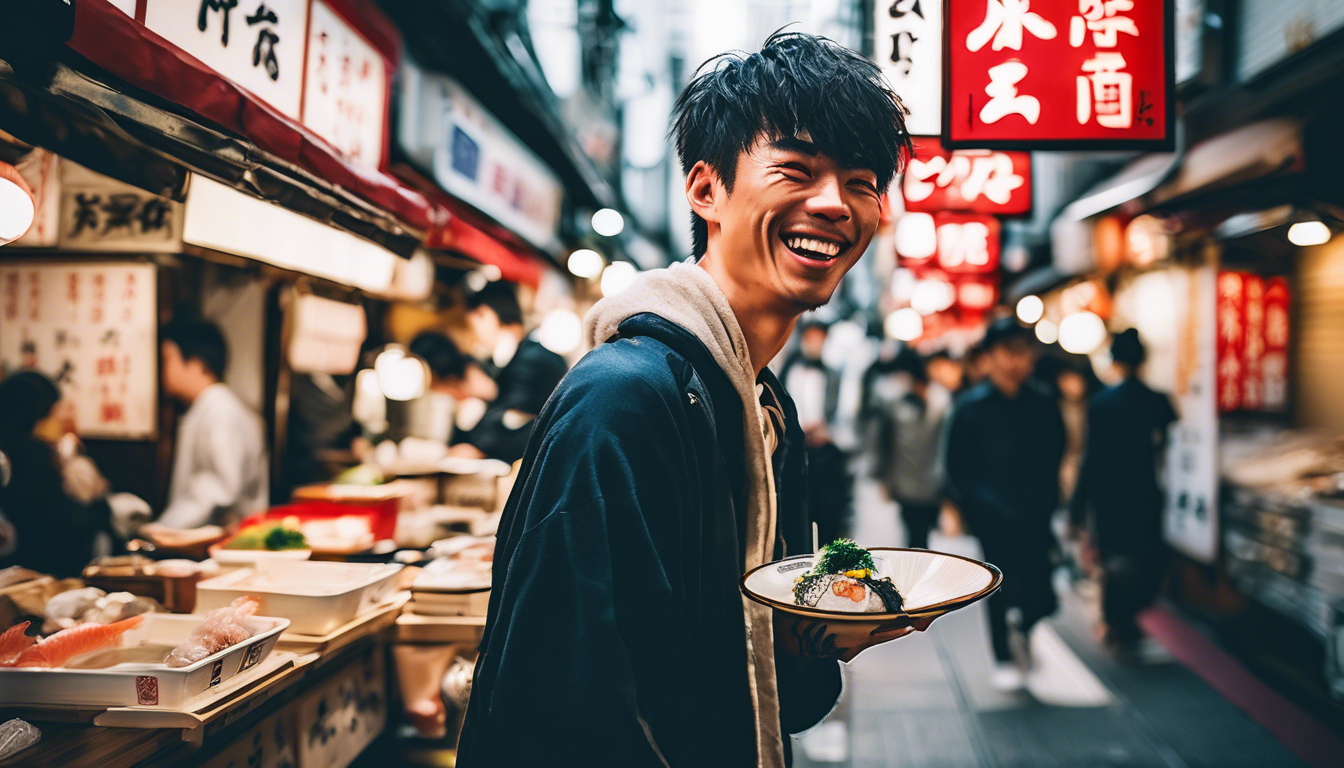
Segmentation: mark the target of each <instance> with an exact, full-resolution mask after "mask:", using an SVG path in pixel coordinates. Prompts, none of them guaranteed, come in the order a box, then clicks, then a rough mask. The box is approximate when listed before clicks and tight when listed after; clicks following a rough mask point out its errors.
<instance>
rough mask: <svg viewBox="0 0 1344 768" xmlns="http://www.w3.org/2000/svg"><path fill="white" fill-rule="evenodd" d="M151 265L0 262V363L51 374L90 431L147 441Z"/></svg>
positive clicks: (153, 405) (152, 366) (150, 425)
mask: <svg viewBox="0 0 1344 768" xmlns="http://www.w3.org/2000/svg"><path fill="white" fill-rule="evenodd" d="M154 270H155V267H154V265H152V264H130V263H78V264H75V263H67V264H50V263H47V264H22V263H18V264H12V265H4V266H0V324H2V325H4V326H5V328H6V333H4V334H0V365H3V366H4V368H5V369H6V370H10V371H13V370H17V369H22V368H35V369H37V370H39V371H41V372H42V373H45V374H46V375H48V376H50V377H51V378H52V379H53V380H54V381H56V382H57V384H58V385H60V387H61V391H62V392H63V393H64V394H65V397H66V398H67V399H68V400H70V402H72V403H74V405H75V427H76V429H77V430H78V431H79V434H81V435H84V436H86V437H105V438H129V439H135V438H152V437H153V436H154V432H155V430H156V428H157V427H156V424H157V421H156V414H157V398H158V390H157V381H158V380H157V377H158V344H157V328H156V326H155V308H156V306H157V301H156V295H157V294H156V288H155V272H154Z"/></svg>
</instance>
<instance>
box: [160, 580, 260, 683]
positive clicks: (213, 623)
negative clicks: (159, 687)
mask: <svg viewBox="0 0 1344 768" xmlns="http://www.w3.org/2000/svg"><path fill="white" fill-rule="evenodd" d="M259 605H261V598H259V597H254V596H252V595H248V596H246V597H240V598H238V599H237V600H234V601H233V602H232V603H230V604H229V605H228V606H227V607H224V608H217V609H215V610H213V611H211V612H209V613H207V614H206V615H205V621H203V622H201V625H200V626H199V627H197V628H196V629H195V630H194V631H192V633H191V636H190V637H188V638H187V639H186V640H184V641H183V642H182V644H181V645H179V646H177V647H176V648H174V649H173V652H172V653H170V654H168V666H170V667H185V666H188V665H190V664H194V663H196V662H198V661H200V660H201V659H204V658H205V657H206V656H209V655H211V654H213V653H218V652H220V651H222V650H224V649H225V648H229V647H232V646H235V645H237V644H238V643H241V642H243V641H244V640H247V639H248V638H250V637H252V630H250V629H248V628H247V626H246V625H245V624H244V623H243V622H244V621H246V620H247V618H248V617H250V616H252V615H253V614H255V613H256V612H257V607H258V606H259Z"/></svg>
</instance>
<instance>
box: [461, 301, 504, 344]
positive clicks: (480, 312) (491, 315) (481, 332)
mask: <svg viewBox="0 0 1344 768" xmlns="http://www.w3.org/2000/svg"><path fill="white" fill-rule="evenodd" d="M467 325H468V326H469V327H470V328H471V335H472V337H473V340H474V345H473V346H474V347H475V350H476V353H477V354H478V355H484V356H486V357H489V356H490V355H492V354H494V352H495V347H496V346H497V345H498V344H499V329H500V325H499V315H497V314H495V311H494V310H493V309H491V308H489V307H487V306H485V305H481V306H479V307H477V308H475V309H473V310H471V311H470V312H468V313H467Z"/></svg>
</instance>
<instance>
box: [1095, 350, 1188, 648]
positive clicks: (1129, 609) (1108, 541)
mask: <svg viewBox="0 0 1344 768" xmlns="http://www.w3.org/2000/svg"><path fill="white" fill-rule="evenodd" d="M1146 357H1147V353H1146V350H1145V349H1144V346H1143V342H1142V341H1141V340H1140V339H1139V334H1138V332H1137V331H1135V330H1134V329H1132V328H1131V329H1129V330H1126V331H1123V332H1121V333H1119V334H1116V336H1115V337H1114V340H1113V341H1112V342H1111V359H1112V360H1113V361H1114V364H1115V367H1116V368H1117V369H1118V371H1117V372H1118V373H1119V374H1120V376H1121V377H1122V379H1123V380H1122V381H1121V382H1120V383H1119V384H1117V385H1115V386H1113V387H1111V388H1109V389H1106V390H1104V391H1102V392H1099V393H1098V394H1096V395H1095V396H1093V397H1092V399H1091V401H1090V402H1089V403H1088V409H1087V418H1088V424H1089V427H1088V439H1087V443H1086V449H1085V453H1084V456H1083V464H1082V470H1081V472H1080V474H1079V480H1078V488H1077V490H1076V492H1075V493H1074V495H1073V500H1072V504H1071V505H1070V511H1071V520H1072V522H1073V524H1074V526H1075V528H1076V529H1081V528H1082V527H1083V526H1085V525H1087V526H1088V527H1089V528H1090V530H1091V532H1092V536H1093V538H1094V540H1095V543H1096V547H1097V552H1098V555H1099V557H1100V560H1101V570H1102V619H1103V621H1104V622H1105V628H1104V638H1105V641H1106V643H1107V645H1109V646H1111V647H1112V648H1114V649H1116V650H1125V649H1127V648H1128V647H1129V646H1131V645H1132V644H1133V643H1135V642H1136V641H1138V640H1139V638H1140V637H1141V633H1140V631H1139V627H1138V624H1137V622H1136V621H1135V617H1136V616H1137V615H1138V613H1139V611H1141V610H1143V609H1144V608H1145V607H1147V606H1148V605H1149V604H1150V603H1151V602H1152V601H1153V598H1154V597H1155V596H1156V594H1157V590H1158V588H1159V587H1160V586H1161V583H1162V577H1163V575H1164V573H1165V566H1166V562H1167V550H1166V546H1165V544H1164V543H1163V540H1162V507H1163V498H1164V497H1163V493H1162V489H1161V486H1160V485H1159V483H1158V467H1159V465H1160V462H1161V460H1162V455H1163V451H1164V449H1165V447H1166V441H1167V428H1168V427H1169V426H1170V425H1171V423H1172V422H1173V421H1175V420H1176V418H1177V417H1176V412H1175V410H1173V408H1172V406H1171V401H1170V399H1168V397H1167V396H1166V395H1164V394H1162V393H1160V392H1155V391H1153V390H1152V389H1150V388H1149V387H1148V385H1147V384H1144V383H1143V380H1142V379H1140V378H1139V370H1140V368H1141V367H1142V365H1143V362H1144V360H1145V359H1146ZM1089 521H1090V525H1088V523H1089Z"/></svg>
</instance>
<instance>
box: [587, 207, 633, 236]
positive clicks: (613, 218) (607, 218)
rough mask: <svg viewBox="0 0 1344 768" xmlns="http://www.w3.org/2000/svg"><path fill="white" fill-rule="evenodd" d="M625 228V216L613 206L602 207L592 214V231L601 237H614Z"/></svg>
mask: <svg viewBox="0 0 1344 768" xmlns="http://www.w3.org/2000/svg"><path fill="white" fill-rule="evenodd" d="M624 229H625V217H624V216H622V215H621V212H620V211H617V210H615V209H613V208H603V209H602V210H600V211H598V212H597V213H594V214H593V231H594V232H596V233H597V234H599V235H601V236H603V237H615V236H617V235H619V234H621V232H622V231H623V230H624Z"/></svg>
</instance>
